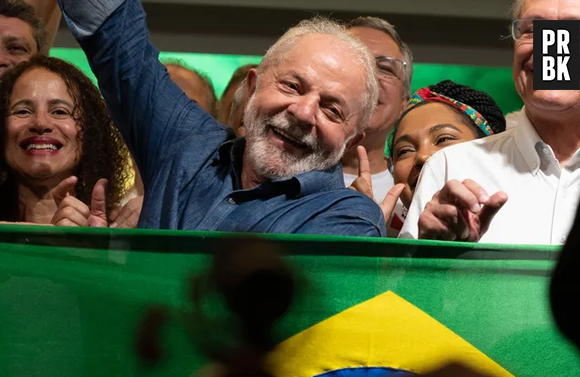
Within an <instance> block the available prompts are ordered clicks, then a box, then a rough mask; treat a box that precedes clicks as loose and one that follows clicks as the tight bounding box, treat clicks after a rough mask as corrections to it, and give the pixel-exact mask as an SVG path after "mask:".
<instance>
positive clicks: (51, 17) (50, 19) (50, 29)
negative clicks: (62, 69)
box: [26, 0, 62, 54]
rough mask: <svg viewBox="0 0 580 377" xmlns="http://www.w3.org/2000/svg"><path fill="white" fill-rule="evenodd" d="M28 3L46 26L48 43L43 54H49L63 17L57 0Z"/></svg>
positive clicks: (29, 0) (40, 0)
mask: <svg viewBox="0 0 580 377" xmlns="http://www.w3.org/2000/svg"><path fill="white" fill-rule="evenodd" d="M26 2H27V3H28V4H30V5H32V6H33V7H34V10H35V11H36V14H37V15H38V17H39V18H40V20H41V21H42V22H43V23H44V25H45V26H46V36H47V41H46V45H45V46H44V51H41V52H42V53H44V54H48V52H49V51H50V48H51V47H52V44H53V43H54V37H55V36H56V32H57V30H58V25H59V24H60V19H61V16H62V14H61V12H60V9H59V8H58V4H57V0H26Z"/></svg>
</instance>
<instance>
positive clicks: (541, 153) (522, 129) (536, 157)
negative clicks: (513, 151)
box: [514, 106, 580, 176]
mask: <svg viewBox="0 0 580 377" xmlns="http://www.w3.org/2000/svg"><path fill="white" fill-rule="evenodd" d="M517 122H518V123H517V127H516V130H515V136H514V137H515V142H516V145H517V147H518V149H519V150H520V152H521V153H522V155H523V156H524V159H525V161H526V163H527V165H528V168H529V169H530V172H531V173H532V174H533V175H534V176H535V175H536V174H537V173H538V170H540V169H542V168H543V167H548V166H550V165H552V164H555V165H556V166H558V168H559V164H558V161H557V159H556V155H555V154H554V151H553V150H552V148H551V147H550V146H549V145H548V144H546V143H545V142H544V140H542V138H541V137H540V135H538V132H537V131H536V129H535V128H534V126H533V125H532V123H531V122H530V119H529V118H528V116H527V115H526V109H525V106H524V107H523V108H522V111H520V114H519V115H518V119H517ZM579 163H580V150H578V151H576V153H575V154H574V156H573V157H572V158H571V159H570V161H568V163H567V164H566V166H567V167H569V168H570V167H575V166H576V165H580V164H579Z"/></svg>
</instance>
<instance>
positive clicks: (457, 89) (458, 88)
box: [429, 80, 506, 137]
mask: <svg viewBox="0 0 580 377" xmlns="http://www.w3.org/2000/svg"><path fill="white" fill-rule="evenodd" d="M429 89H430V90H431V91H432V92H436V93H439V94H443V95H444V96H447V97H450V98H453V99H455V100H457V101H459V102H462V103H464V104H466V105H469V106H471V107H473V108H474V109H475V110H477V111H478V112H479V113H480V114H481V115H483V117H484V118H485V120H487V123H488V124H489V126H490V127H491V129H492V130H493V133H494V135H495V134H498V133H500V132H503V131H505V127H506V123H505V117H504V116H503V113H502V111H501V109H500V108H499V106H498V105H497V103H496V102H495V101H494V99H493V98H491V96H490V95H489V94H487V93H486V92H482V91H480V90H475V89H472V88H470V87H468V86H465V85H461V84H457V83H455V82H453V81H451V80H444V81H441V82H439V83H437V84H435V85H430V86H429ZM457 111H459V110H457ZM462 114H463V113H462ZM465 117H466V118H467V119H469V123H467V124H469V125H471V126H473V127H474V128H475V129H476V132H477V136H478V137H483V136H485V135H484V134H483V132H482V131H481V130H480V129H479V127H477V126H476V125H475V123H474V122H473V121H472V120H471V119H470V118H469V117H468V116H465Z"/></svg>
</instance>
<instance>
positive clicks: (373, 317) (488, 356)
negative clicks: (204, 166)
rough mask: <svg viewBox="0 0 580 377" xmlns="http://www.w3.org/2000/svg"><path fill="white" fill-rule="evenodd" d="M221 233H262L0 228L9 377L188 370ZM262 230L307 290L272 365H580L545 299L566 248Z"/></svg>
mask: <svg viewBox="0 0 580 377" xmlns="http://www.w3.org/2000/svg"><path fill="white" fill-rule="evenodd" d="M225 238H227V239H228V240H229V241H230V242H229V245H231V247H234V248H235V247H243V246H244V245H248V243H251V242H254V239H255V238H254V237H249V236H247V235H232V234H222V233H204V232H170V231H154V230H109V229H73V228H49V227H25V226H2V227H0V375H1V376H10V377H12V376H30V377H32V376H43V377H51V376H55V377H56V376H59V377H69V376H71V377H72V376H75V377H78V376H87V377H101V376H102V377H104V376H107V377H109V376H176V377H177V376H181V377H183V376H191V375H192V373H193V372H194V371H196V370H198V369H199V368H202V367H203V366H204V365H205V363H207V360H206V359H205V357H204V356H203V354H202V353H200V350H199V348H198V347H197V346H196V343H198V342H199V341H200V339H195V338H193V339H192V338H191V337H190V336H189V335H188V334H189V333H188V332H187V331H184V326H183V323H181V322H180V320H179V318H180V317H179V313H182V312H187V310H188V307H189V306H190V305H191V300H190V296H189V290H190V288H191V287H190V284H191V281H192V280H191V277H192V276H202V275H203V274H204V273H205V272H206V271H207V269H208V266H209V263H210V261H211V259H210V258H211V253H212V252H213V251H215V250H216V247H218V245H220V244H221V243H220V242H222V241H223V239H225ZM259 239H260V240H266V241H268V242H271V243H272V245H275V247H277V248H280V249H281V250H283V251H284V253H285V254H286V255H287V257H285V258H287V260H288V261H289V262H290V263H291V265H292V266H293V267H294V269H295V270H296V271H297V272H298V274H299V275H300V276H301V277H303V278H304V280H305V281H306V283H305V284H306V285H305V287H306V288H307V289H306V290H305V291H306V292H303V294H302V295H301V296H300V297H299V298H298V300H297V301H296V305H295V306H294V307H293V308H292V310H290V311H289V313H288V315H287V316H286V317H284V318H283V320H282V321H281V323H280V324H279V329H278V330H279V333H280V335H281V341H280V343H279V345H278V346H277V347H276V349H275V350H274V352H273V353H272V354H271V356H270V361H271V364H272V365H273V366H274V374H275V376H276V377H314V376H332V377H360V376H363V375H364V376H369V377H372V376H403V375H407V374H408V373H409V372H410V373H421V372H425V371H429V370H432V369H435V368H437V367H438V366H441V365H443V364H445V363H446V362H448V361H451V360H459V361H462V362H464V363H465V364H468V365H470V366H472V367H473V368H475V369H478V370H481V371H484V372H489V373H491V374H493V375H495V376H506V377H507V376H517V377H552V376H553V377H563V376H569V377H573V376H580V362H579V358H578V356H577V354H576V353H575V350H574V348H573V347H572V346H571V345H570V344H568V343H567V342H566V341H565V340H564V339H563V337H562V336H561V335H560V334H559V333H558V331H557V330H556V328H555V325H554V324H553V321H552V318H551V313H550V307H549V304H548V283H549V280H550V274H551V271H552V269H553V267H554V264H555V261H556V260H557V256H558V253H559V249H558V248H555V247H538V246H526V247H524V246H505V245H503V246H497V245H482V244H462V243H444V242H427V243H426V242H417V241H405V240H388V239H384V240H383V239H366V238H348V237H312V236H282V235H269V236H265V235H264V236H259ZM571 299H574V298H571ZM159 305H161V306H163V307H165V308H166V309H167V310H168V312H170V313H172V314H171V317H172V318H173V320H172V321H169V322H168V323H167V324H166V325H165V326H164V327H163V329H162V331H160V336H159V337H160V342H159V343H160V347H161V348H160V352H161V355H162V356H163V357H162V362H159V363H157V364H151V365H149V364H145V363H143V362H142V361H141V360H140V359H139V358H138V357H137V355H136V352H135V339H136V333H137V332H138V328H139V323H140V322H141V321H142V319H143V316H144V313H146V312H147V310H148V308H151V307H152V306H159ZM216 313H217V314H216V315H218V316H219V311H216ZM215 332H216V334H218V333H219V332H220V329H215Z"/></svg>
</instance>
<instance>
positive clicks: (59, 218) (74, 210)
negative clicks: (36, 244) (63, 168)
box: [52, 176, 109, 227]
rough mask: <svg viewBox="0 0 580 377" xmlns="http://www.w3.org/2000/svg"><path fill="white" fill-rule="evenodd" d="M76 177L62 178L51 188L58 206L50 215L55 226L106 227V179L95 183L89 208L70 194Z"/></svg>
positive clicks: (76, 179)
mask: <svg viewBox="0 0 580 377" xmlns="http://www.w3.org/2000/svg"><path fill="white" fill-rule="evenodd" d="M77 181H78V178H77V177H75V176H71V177H68V178H66V179H65V180H63V181H62V182H61V183H59V185H58V186H56V187H55V188H54V190H53V198H54V201H55V202H56V205H57V207H58V209H57V211H56V213H55V214H54V216H53V217H52V224H53V225H56V226H92V227H108V226H109V223H108V220H107V204H106V188H107V183H108V182H107V180H106V179H99V180H98V181H97V183H95V187H94V188H93V193H92V197H91V208H89V207H88V206H87V205H86V204H85V203H83V202H81V201H80V200H79V199H77V198H75V197H74V196H73V195H71V193H72V191H73V190H74V187H75V185H76V184H77Z"/></svg>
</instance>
